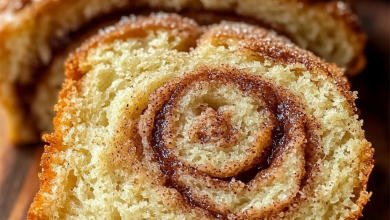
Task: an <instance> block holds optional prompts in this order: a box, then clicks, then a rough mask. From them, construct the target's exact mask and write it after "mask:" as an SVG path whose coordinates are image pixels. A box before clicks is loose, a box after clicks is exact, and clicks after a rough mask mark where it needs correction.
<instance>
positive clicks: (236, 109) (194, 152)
mask: <svg viewBox="0 0 390 220" xmlns="http://www.w3.org/2000/svg"><path fill="white" fill-rule="evenodd" d="M237 100H240V103H237ZM148 106H149V107H148V109H147V110H146V111H145V113H144V114H143V115H142V116H141V121H140V134H141V136H142V138H143V143H146V144H145V145H146V147H145V148H146V149H149V150H153V152H154V155H155V157H156V158H157V160H158V161H159V164H160V166H161V169H162V171H163V172H164V173H165V175H166V176H167V182H166V184H167V185H170V186H171V187H174V188H176V189H178V190H179V191H180V192H181V193H182V195H183V196H184V197H186V200H187V201H189V202H190V203H192V204H193V205H196V206H200V207H202V208H204V209H206V210H208V211H211V212H213V213H215V214H217V215H220V216H225V217H226V216H228V217H229V218H232V217H233V216H234V217H235V218H237V217H241V218H244V217H245V218H247V217H265V216H264V213H266V212H267V211H268V210H267V209H269V206H272V209H273V211H275V210H282V209H283V208H284V207H286V204H289V203H292V202H293V198H294V197H295V196H296V194H297V193H298V190H299V189H300V188H301V187H302V186H303V185H304V184H303V181H304V178H305V176H306V175H305V173H306V171H305V169H309V168H305V166H306V165H307V164H306V162H305V154H306V153H307V154H308V155H309V154H310V152H306V151H305V149H306V148H308V146H313V145H315V144H316V143H314V141H315V140H316V139H317V138H318V137H315V135H311V136H312V138H308V137H309V136H310V133H313V132H312V131H307V128H312V127H314V124H313V121H314V120H313V119H310V118H308V117H307V116H306V115H305V113H304V112H303V111H302V108H303V105H302V103H300V102H299V99H298V98H297V97H295V96H294V95H293V94H291V93H289V92H288V91H286V90H284V89H283V88H281V87H278V86H276V85H273V84H272V83H271V82H269V81H267V80H265V79H262V78H261V77H260V76H255V75H250V74H247V73H245V72H242V71H239V70H237V69H234V68H229V67H226V68H223V69H209V68H207V67H205V68H199V69H197V70H195V71H194V73H191V74H188V75H185V76H183V77H181V78H178V79H175V80H173V81H171V82H169V83H167V84H166V85H165V86H163V87H162V88H160V89H157V91H156V92H154V93H153V94H152V95H151V97H150V100H149V105H148ZM313 156H315V155H310V158H313ZM292 165H294V170H293V172H291V171H290V170H289V166H292ZM287 170H288V172H285V171H287ZM306 178H307V177H306ZM279 184H280V185H283V186H284V187H283V188H280V187H278V186H279ZM286 192H287V193H286ZM265 196H270V197H271V198H272V199H270V200H268V201H267V200H263V201H261V200H262V198H264V197H265ZM221 201H222V202H221ZM249 207H250V208H249Z"/></svg>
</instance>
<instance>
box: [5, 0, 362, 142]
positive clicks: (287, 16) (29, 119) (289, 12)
mask: <svg viewBox="0 0 390 220" xmlns="http://www.w3.org/2000/svg"><path fill="white" fill-rule="evenodd" d="M141 9H147V10H150V9H151V10H174V11H178V12H181V13H183V14H184V15H186V16H187V15H188V16H190V17H193V18H194V19H196V20H197V21H198V22H200V23H202V24H207V23H214V22H216V23H218V22H219V21H220V20H226V19H227V20H244V21H248V22H250V23H254V24H256V25H262V26H265V27H268V28H272V29H274V30H276V31H277V32H279V33H281V34H284V35H286V36H288V37H289V38H291V39H292V40H293V41H294V42H295V43H297V44H298V45H299V46H300V47H302V48H307V49H308V50H311V51H313V52H314V53H315V54H317V55H319V56H320V57H322V58H324V59H325V60H327V61H329V62H334V63H336V64H337V65H338V66H340V67H341V68H345V69H346V70H347V73H350V74H355V73H357V72H359V71H360V70H361V69H362V67H363V66H364V56H363V53H362V52H363V48H364V43H365V35H364V34H363V33H362V31H361V30H360V28H359V25H358V23H357V21H356V17H355V15H353V13H352V12H351V11H350V9H349V7H348V5H347V4H346V3H343V2H341V1H312V0H310V1H309V0H305V1H302V0H263V1H258V0H245V1H241V0H240V1H238V0H229V1H216V0H182V1H169V0H133V1H130V0H78V1H74V2H69V1H66V0H40V1H34V0H27V1H26V0H4V1H1V2H0V36H1V38H0V66H1V69H0V101H1V103H2V105H3V108H4V109H5V111H6V114H7V117H6V118H7V119H8V122H7V126H8V127H7V131H8V132H9V134H8V136H9V138H10V139H11V141H12V142H14V143H30V142H34V141H39V140H40V134H41V133H42V132H45V131H52V122H51V121H52V118H53V115H54V112H53V105H54V104H55V103H56V102H57V90H58V89H57V88H60V87H61V82H62V81H63V78H64V76H63V75H64V74H63V69H62V65H59V64H61V63H62V62H63V59H64V57H66V56H67V53H66V52H69V49H63V48H64V45H67V44H68V43H71V44H78V42H80V41H82V40H74V33H78V34H80V33H82V32H84V31H85V30H86V29H90V27H91V26H94V27H95V26H96V25H91V21H92V22H93V23H100V22H102V21H105V20H106V19H107V15H111V16H109V17H110V18H109V19H111V18H112V17H114V18H115V17H118V16H112V14H114V15H116V14H119V15H120V14H126V15H129V14H131V13H135V14H139V13H142V11H141ZM117 21H118V20H117ZM85 27H88V28H85ZM92 29H94V28H92ZM74 41H75V42H74ZM68 48H73V46H68ZM58 51H63V52H61V53H59V52H58Z"/></svg>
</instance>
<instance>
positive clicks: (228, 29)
mask: <svg viewBox="0 0 390 220" xmlns="http://www.w3.org/2000/svg"><path fill="white" fill-rule="evenodd" d="M65 69H66V71H65V72H66V80H65V83H64V85H63V89H62V91H61V93H60V96H59V97H60V98H59V101H58V104H57V105H56V110H57V116H56V117H55V119H54V126H55V131H54V133H52V134H50V135H46V136H45V137H44V140H45V141H46V142H48V143H49V145H47V146H45V152H44V154H43V156H42V163H41V165H42V173H41V174H40V180H41V186H40V190H39V192H38V194H37V195H36V197H35V199H34V202H33V204H32V205H31V207H30V210H29V213H28V219H214V218H223V219H263V218H267V219H357V218H358V217H360V216H361V213H362V209H363V206H364V205H365V204H366V203H367V201H368V199H369V197H370V195H371V193H369V192H367V191H366V186H367V181H368V176H369V174H370V172H371V170H372V167H373V160H372V155H373V149H372V148H371V144H370V143H369V142H367V140H366V139H365V137H364V131H363V130H362V128H361V126H362V121H360V120H358V117H357V115H356V108H355V104H354V99H355V98H356V94H355V93H353V92H350V91H349V86H348V84H347V83H346V80H345V79H344V78H343V73H342V71H341V70H340V69H339V68H338V67H336V66H335V65H332V64H328V63H325V62H324V61H322V60H321V59H319V58H317V57H316V56H314V55H313V54H311V53H310V52H306V51H304V50H302V49H299V48H297V47H296V46H295V45H293V44H292V43H290V42H289V41H288V40H286V39H285V38H281V37H278V36H276V35H275V34H274V33H272V32H267V31H266V30H265V29H261V28H258V27H255V26H251V25H248V24H243V23H234V22H222V23H221V24H216V25H213V26H210V27H201V26H199V25H198V24H196V23H195V22H194V21H193V20H191V19H188V18H183V17H180V16H178V15H174V14H157V15H151V16H150V17H131V18H128V19H124V20H123V21H122V22H121V23H119V24H118V25H116V26H115V27H112V28H108V29H106V30H105V31H102V32H101V34H100V35H97V36H95V37H93V38H91V39H89V40H88V41H87V42H86V43H84V44H83V45H82V46H81V47H80V48H79V49H78V50H77V51H76V52H75V53H73V54H72V56H71V57H70V58H69V59H68V61H67V62H66V65H65Z"/></svg>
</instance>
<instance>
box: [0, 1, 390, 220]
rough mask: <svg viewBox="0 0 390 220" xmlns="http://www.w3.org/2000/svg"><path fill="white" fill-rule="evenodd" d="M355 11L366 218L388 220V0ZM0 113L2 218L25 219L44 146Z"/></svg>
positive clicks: (36, 184)
mask: <svg viewBox="0 0 390 220" xmlns="http://www.w3.org/2000/svg"><path fill="white" fill-rule="evenodd" d="M355 9H356V11H357V13H358V15H359V17H360V19H361V21H362V25H363V27H364V29H365V31H366V32H367V34H368V36H369V41H368V45H367V48H366V55H367V58H368V62H367V67H366V69H365V70H364V72H363V73H362V74H360V75H359V76H357V77H355V78H353V79H352V80H351V82H352V89H353V90H356V91H358V92H359V99H358V100H357V105H358V108H359V109H360V110H361V115H360V117H361V118H362V119H363V120H364V125H363V128H364V130H365V131H366V137H367V139H368V140H369V141H370V142H371V143H372V144H373V147H374V148H375V155H374V159H375V167H374V170H373V172H372V174H371V177H370V181H369V184H368V188H369V190H370V191H372V192H373V196H372V197H371V201H370V202H369V203H368V204H367V205H366V207H365V209H364V212H363V214H364V217H363V218H362V219H370V220H376V219H377V220H383V219H390V214H389V210H390V206H389V201H390V194H389V188H390V185H389V175H390V173H389V169H390V166H389V165H390V164H389V161H390V158H389V74H390V70H389V63H390V59H389V38H390V24H389V23H390V22H389V21H390V17H389V11H390V9H389V1H379V0H359V1H357V4H356V8H355ZM3 118H4V116H3V115H2V114H0V142H1V143H0V220H3V219H4V220H5V219H9V220H19V219H26V213H27V210H28V208H29V206H30V204H31V202H32V199H33V198H34V195H35V193H36V192H37V190H38V189H39V182H38V173H39V171H40V167H39V163H40V157H41V155H42V152H43V145H42V144H36V145H28V146H19V147H15V146H12V145H11V144H10V143H9V142H7V140H6V138H5V132H6V131H5V128H4V126H2V121H3V120H2V119H3Z"/></svg>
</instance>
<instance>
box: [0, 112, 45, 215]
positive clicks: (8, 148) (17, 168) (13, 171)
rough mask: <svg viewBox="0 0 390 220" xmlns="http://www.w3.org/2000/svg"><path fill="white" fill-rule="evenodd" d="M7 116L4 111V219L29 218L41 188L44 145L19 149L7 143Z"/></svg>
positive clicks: (0, 194) (0, 133)
mask: <svg viewBox="0 0 390 220" xmlns="http://www.w3.org/2000/svg"><path fill="white" fill-rule="evenodd" d="M3 122H4V115H3V114H2V113H1V114H0V140H1V142H0V219H1V220H6V219H10V220H11V219H12V220H19V219H26V215H27V211H28V208H29V207H30V204H31V202H32V200H33V198H34V196H35V193H36V192H37V191H38V189H39V180H38V173H39V171H40V167H39V163H40V158H41V155H42V153H43V145H42V144H36V145H26V146H20V147H18V148H16V147H15V146H13V145H11V144H10V143H9V142H7V139H6V137H5V134H6V131H5V129H4V123H3Z"/></svg>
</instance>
